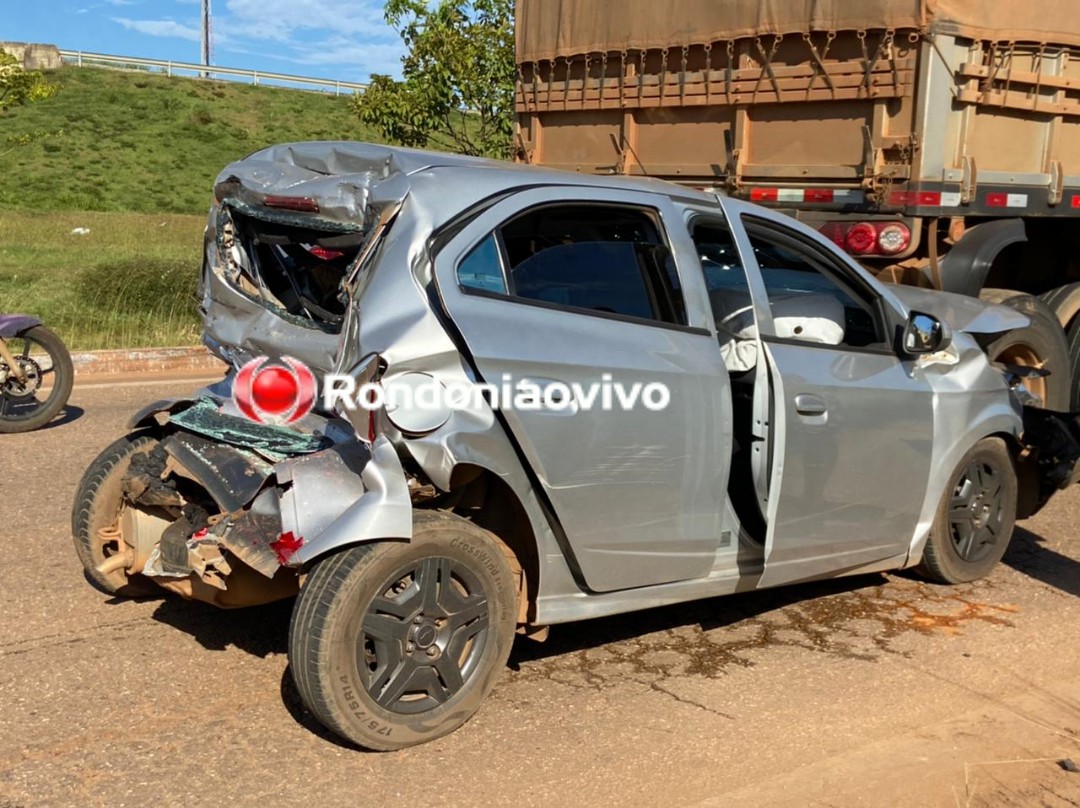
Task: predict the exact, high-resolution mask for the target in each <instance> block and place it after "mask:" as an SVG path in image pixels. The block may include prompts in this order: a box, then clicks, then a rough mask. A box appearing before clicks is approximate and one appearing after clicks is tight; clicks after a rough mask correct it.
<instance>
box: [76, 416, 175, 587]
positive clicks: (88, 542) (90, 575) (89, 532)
mask: <svg viewBox="0 0 1080 808" xmlns="http://www.w3.org/2000/svg"><path fill="white" fill-rule="evenodd" d="M156 445H157V439H156V438H153V437H151V436H149V435H147V434H145V433H142V434H140V433H138V432H133V433H132V434H130V435H125V436H124V437H122V438H120V440H118V441H115V442H114V443H111V444H110V445H109V446H107V447H105V449H104V451H102V452H101V454H99V455H98V456H97V457H95V458H94V460H93V462H92V463H91V464H90V465H89V467H87V469H86V472H85V473H84V474H83V477H82V480H81V481H80V482H79V488H78V490H77V491H76V493H75V502H74V504H73V505H72V507H71V536H72V538H73V539H74V541H75V553H76V555H78V557H79V561H81V562H82V565H83V571H84V572H85V573H86V578H87V580H88V581H90V583H92V584H93V585H94V586H95V587H97V588H98V589H100V590H101V591H102V592H105V593H106V594H109V595H125V596H127V597H138V596H139V595H147V594H151V593H157V592H160V591H161V590H160V589H158V588H157V587H156V586H155V585H154V584H153V583H151V582H150V581H148V580H146V579H145V578H143V577H142V576H139V575H135V576H131V577H129V576H128V575H127V574H125V573H124V571H123V570H117V571H114V572H110V573H108V574H102V573H100V572H98V570H97V567H98V565H99V564H101V562H103V561H104V560H105V559H107V558H108V557H109V556H110V555H112V554H113V552H115V550H114V549H113V547H112V545H111V544H110V543H108V542H106V541H103V540H102V538H101V536H100V534H99V531H100V530H101V529H102V528H107V527H109V526H111V525H113V524H115V523H116V517H117V516H118V515H119V513H120V506H121V505H122V504H123V496H124V494H123V489H122V487H121V485H122V482H123V479H124V475H125V474H126V473H127V470H128V466H129V465H130V464H131V458H132V457H134V456H135V455H136V454H139V453H140V452H144V453H145V452H149V451H150V450H151V449H153V448H154V447H155V446H156Z"/></svg>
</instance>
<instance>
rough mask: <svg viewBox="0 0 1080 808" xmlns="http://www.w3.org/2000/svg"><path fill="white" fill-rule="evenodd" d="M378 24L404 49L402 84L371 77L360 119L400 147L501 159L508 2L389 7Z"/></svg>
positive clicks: (507, 145)
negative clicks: (395, 34) (398, 38)
mask: <svg viewBox="0 0 1080 808" xmlns="http://www.w3.org/2000/svg"><path fill="white" fill-rule="evenodd" d="M386 21H387V22H388V23H389V24H390V25H391V26H392V27H393V28H394V29H395V30H396V31H397V32H398V33H399V35H400V36H401V38H402V40H403V41H404V43H405V45H406V47H407V48H408V53H407V54H406V55H405V56H404V57H402V60H401V62H402V71H401V72H402V80H401V81H397V80H395V79H393V78H391V77H390V76H383V75H374V76H372V77H371V84H370V86H369V87H368V88H367V89H366V90H365V91H364V92H363V93H360V94H359V95H357V96H356V97H355V99H354V101H353V105H354V109H355V111H356V113H357V114H358V115H359V116H360V120H361V121H363V122H364V123H366V124H368V125H370V126H374V127H376V128H377V129H379V131H381V132H382V134H383V135H384V136H385V137H387V138H390V139H391V140H395V141H397V142H398V143H402V144H404V145H406V146H417V147H427V146H430V147H434V148H440V149H448V150H451V151H457V152H462V153H464V154H471V155H481V156H488V157H509V156H510V154H511V143H512V134H513V100H514V33H513V0H438V2H436V3H431V4H429V3H428V2H426V0H389V2H387V4H386Z"/></svg>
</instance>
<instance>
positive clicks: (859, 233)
mask: <svg viewBox="0 0 1080 808" xmlns="http://www.w3.org/2000/svg"><path fill="white" fill-rule="evenodd" d="M877 244H878V233H877V228H875V227H874V226H873V225H872V224H870V223H869V222H859V223H858V224H856V225H852V226H851V227H850V228H849V229H848V231H847V234H846V235H845V236H844V247H845V248H846V249H847V251H848V252H849V253H853V254H854V255H869V254H870V253H872V252H874V249H875V248H876V247H877Z"/></svg>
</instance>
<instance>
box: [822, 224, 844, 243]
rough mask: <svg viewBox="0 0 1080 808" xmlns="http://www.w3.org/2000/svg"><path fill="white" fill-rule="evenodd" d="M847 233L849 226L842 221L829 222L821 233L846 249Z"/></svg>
mask: <svg viewBox="0 0 1080 808" xmlns="http://www.w3.org/2000/svg"><path fill="white" fill-rule="evenodd" d="M846 233H847V227H846V226H845V225H844V224H843V223H842V222H827V223H826V224H825V226H824V227H822V228H821V234H822V235H823V236H825V237H826V238H827V239H829V240H830V241H831V242H832V243H833V244H835V245H836V246H837V247H839V248H840V249H844V247H845V244H844V235H845V234H846Z"/></svg>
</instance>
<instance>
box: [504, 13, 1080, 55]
mask: <svg viewBox="0 0 1080 808" xmlns="http://www.w3.org/2000/svg"><path fill="white" fill-rule="evenodd" d="M516 16H517V55H518V61H519V62H533V61H541V60H545V59H553V58H555V57H563V56H573V55H577V54H583V53H596V52H605V51H621V50H651V49H655V48H665V47H668V48H670V47H682V46H684V45H687V46H688V45H702V44H706V43H710V42H719V41H722V40H729V39H738V38H740V37H746V36H754V35H755V34H784V35H788V34H800V33H803V32H810V31H857V30H872V29H882V28H894V29H903V28H908V29H910V28H915V29H919V30H923V31H928V30H938V31H941V32H943V33H952V34H956V35H960V36H967V37H971V38H974V39H990V40H997V41H1010V40H1013V41H1017V42H1028V41H1031V42H1046V43H1054V44H1061V45H1074V46H1078V47H1080V0H666V2H665V0H517V8H516Z"/></svg>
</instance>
